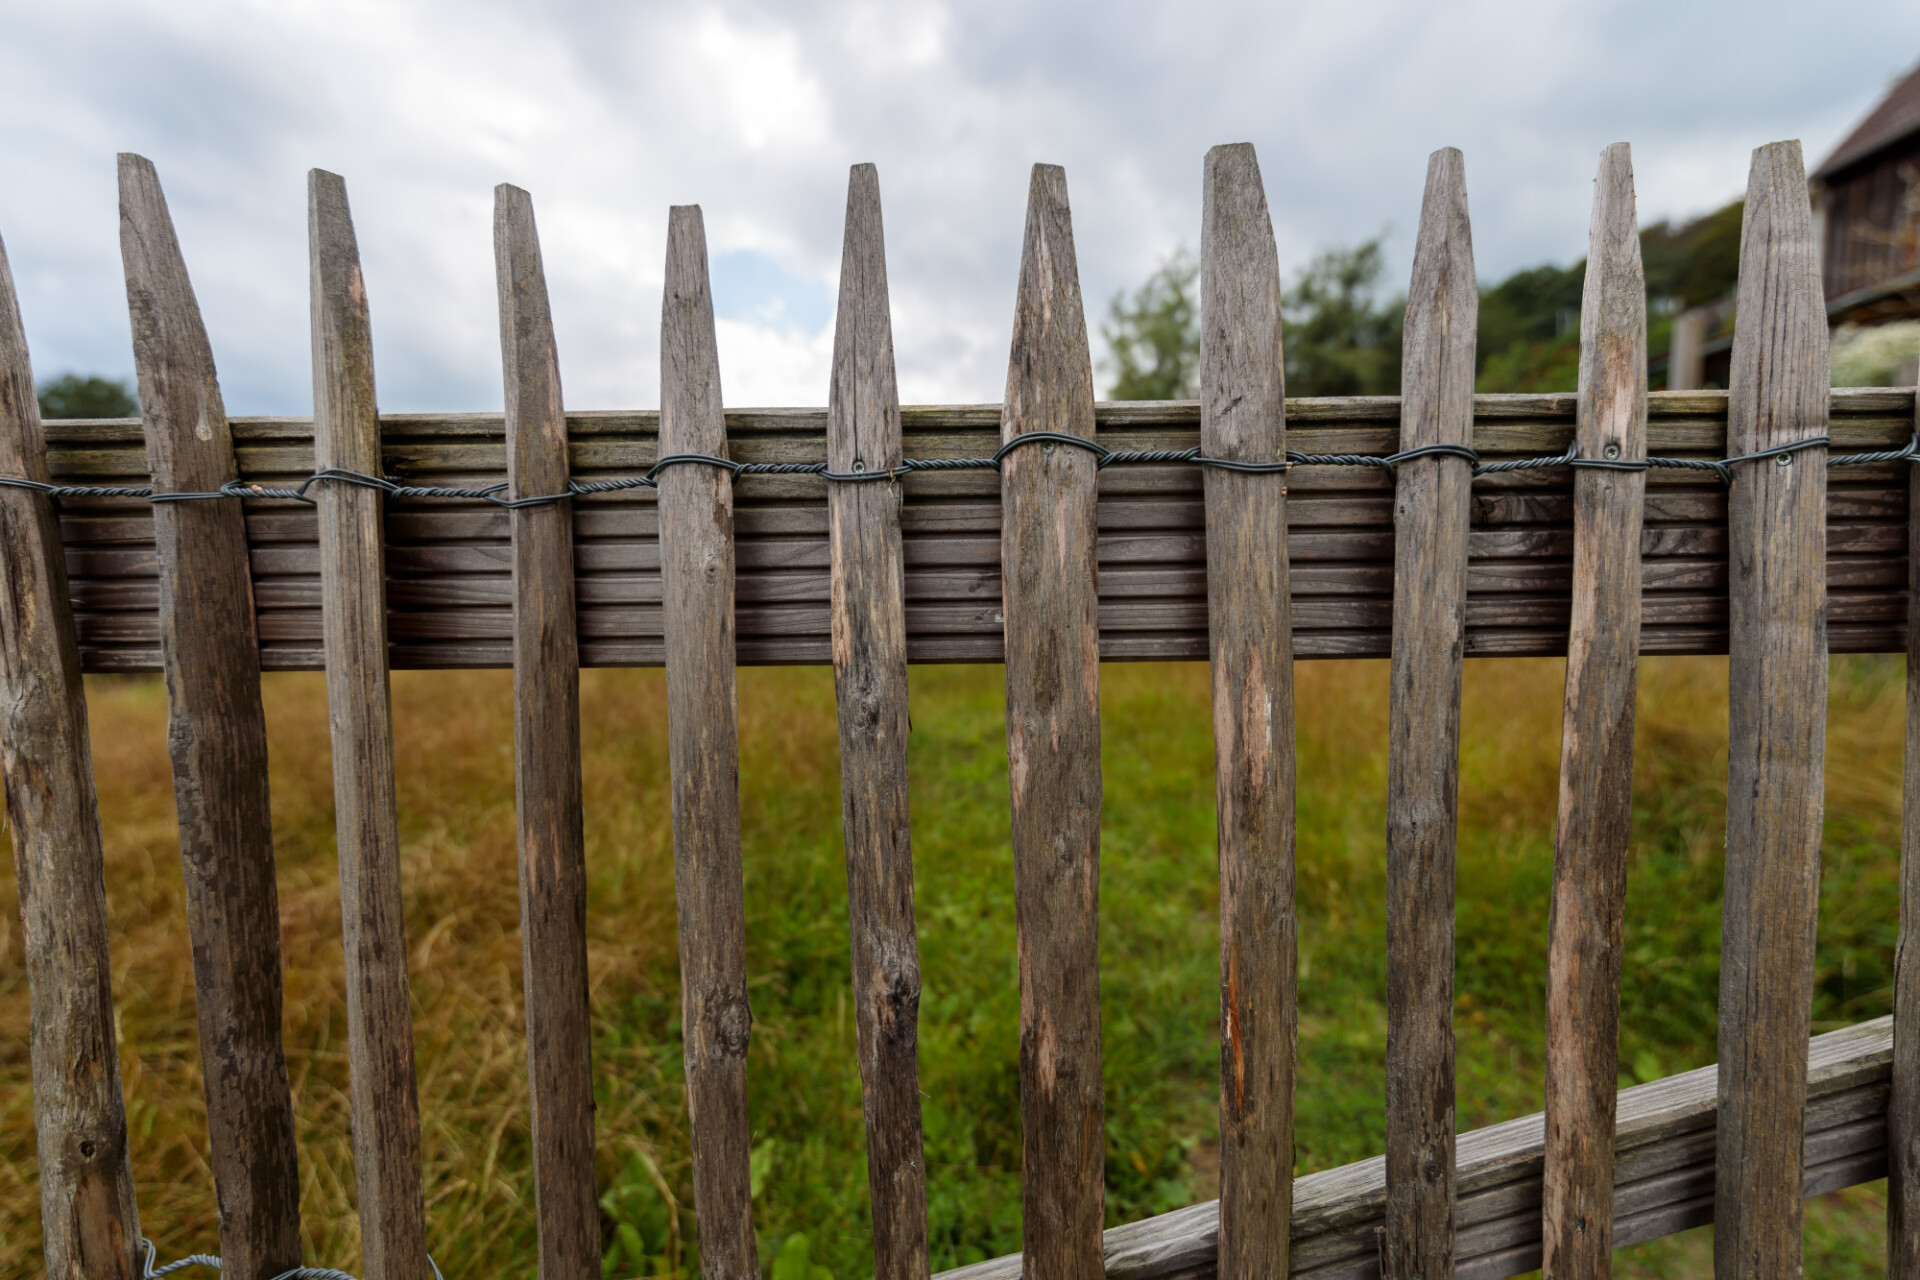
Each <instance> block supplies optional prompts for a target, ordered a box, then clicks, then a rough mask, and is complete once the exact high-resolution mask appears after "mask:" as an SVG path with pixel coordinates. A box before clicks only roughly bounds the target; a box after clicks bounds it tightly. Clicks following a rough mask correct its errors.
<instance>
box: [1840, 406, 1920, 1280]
mask: <svg viewBox="0 0 1920 1280" xmlns="http://www.w3.org/2000/svg"><path fill="white" fill-rule="evenodd" d="M1913 426H1914V431H1915V432H1916V433H1920V404H1916V406H1915V413H1914V419H1913ZM1906 465H1907V466H1908V467H1911V466H1912V465H1913V464H1911V463H1908V464H1906ZM1842 474H1844V473H1842ZM1908 476H1909V477H1910V478H1909V481H1908V493H1907V503H1908V516H1907V540H1908V545H1909V546H1920V484H1916V483H1914V482H1913V481H1912V479H1911V476H1912V472H1911V470H1909V472H1908ZM1834 582H1835V575H1834V572H1833V568H1832V566H1831V565H1829V566H1828V569H1827V585H1828V588H1829V589H1831V588H1832V587H1833V585H1834ZM1906 621H1907V644H1906V650H1907V743H1906V746H1907V756H1906V764H1905V767H1904V770H1903V773H1902V782H1901V809H1902V813H1901V827H1900V934H1899V942H1898V943H1897V945H1896V947H1895V950H1894V972H1893V1062H1894V1066H1893V1093H1892V1097H1891V1099H1890V1100H1889V1101H1888V1103H1887V1277H1888V1280H1920V557H1912V556H1909V558H1908V562H1907V618H1906ZM1839 647H1840V646H1839V645H1838V644H1837V643H1836V644H1835V645H1834V648H1835V649H1838V648H1839Z"/></svg>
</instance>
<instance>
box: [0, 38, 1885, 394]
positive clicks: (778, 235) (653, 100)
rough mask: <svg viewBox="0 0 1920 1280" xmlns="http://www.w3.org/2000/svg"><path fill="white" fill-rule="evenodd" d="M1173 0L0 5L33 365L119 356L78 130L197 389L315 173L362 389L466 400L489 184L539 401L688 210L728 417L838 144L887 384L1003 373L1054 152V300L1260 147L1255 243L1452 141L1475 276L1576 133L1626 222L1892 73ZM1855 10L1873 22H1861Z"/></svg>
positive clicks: (746, 387)
mask: <svg viewBox="0 0 1920 1280" xmlns="http://www.w3.org/2000/svg"><path fill="white" fill-rule="evenodd" d="M1839 13H1840V11H1836V10H1834V9H1832V8H1829V7H1826V6H1808V5H1801V4H1789V3H1784V2H1780V0H1766V2H1763V3H1744V4H1736V3H1702V4H1693V5H1684V4H1672V3H1662V4H1656V3H1651V2H1650V0H1615V2H1614V3H1584V4H1575V3H1528V4H1517V3H1504V2H1500V3H1496V2H1494V0H1477V2H1475V0H1467V2H1465V3H1460V4H1454V5H1444V6H1436V5H1431V4H1420V3H1414V2H1412V0H1391V2H1381V3H1373V4H1348V5H1327V4H1317V5H1306V4H1286V5H1274V4H1261V3H1256V2H1242V0H1216V2H1214V3H1189V4H1183V5H1169V4H1147V3H1139V2H1137V0H1117V2H1108V3H1099V4H1095V3H1082V2H1080V0H1051V2H1048V3H1040V2H1036V0H1026V2H1023V3H1014V2H1012V0H978V2H975V3H968V4H958V3H955V4H946V3H940V2H939V0H892V2H891V3H869V2H866V0H838V2H827V3H818V4H812V5H806V6H795V5H791V4H774V3H759V2H757V0H739V2H737V3H707V4H674V5H663V4H643V5H629V4H615V3H601V2H588V0H573V2H572V3H560V4H546V5H531V4H508V3H493V4H487V3H456V2H455V0H412V2H411V3H398V4H396V3H376V2H374V0H340V2H338V3H324V2H319V0H315V2H310V3H309V2H298V0H295V2H289V3H256V4H239V3H214V2H213V0H174V2H173V3H169V4H167V5H164V6H162V5H157V4H151V3H145V4H142V3H127V2H120V3H116V2H113V0H94V2H93V3H75V4H68V5H61V6H29V5H25V4H18V3H13V4H8V5H7V6H6V7H5V8H4V9H0V159H4V162H5V166H6V169H5V171H6V173H7V174H8V177H9V181H8V182H7V183H6V184H4V186H3V187H0V234H3V235H4V236H5V237H6V243H7V247H8V251H9V253H10V255H11V257H12V261H13V265H14V270H15V272H16V273H17V275H18V281H19V286H20V292H21V296H22V307H23V310H24V312H25V317H26V322H27V327H28V335H29V339H30V341H31V342H32V345H33V348H34V354H35V361H36V367H37V369H38V371H39V372H40V373H41V374H42V376H45V375H48V374H51V373H54V372H57V371H59V370H62V369H68V368H74V369H83V370H89V371H94V370H99V371H107V372H124V371H125V370H126V369H127V368H128V367H129V363H130V357H129V355H128V345H127V330H126V319H125V314H124V295H123V293H122V287H121V283H120V277H119V261H118V241H117V232H116V226H115V214H114V190H113V154H114V152H116V151H118V150H138V151H141V152H143V153H144V154H147V155H149V156H151V157H152V158H153V159H154V161H155V163H156V164H157V165H158V167H159V170H160V174H161V178H162V180H163V182H165V184H166V187H167V191H168V196H169V199H170V200H171V202H172V207H173V210H174V215H175V218H176V221H177V222H178V224H179V228H180V235H181V240H182V243H183V245H184V247H185V250H186V252H187V255H188V260H189V266H190V267H191V269H192V271H193V273H194V280H195V285H196V288H197V290H198V293H199V296H200V299H201V302H202V305H203V307H204V309H205V312H206V315H207V321H208V327H209V330H210V332H211V334H212V337H213V342H214V348H215V354H216V358H217V359H218V360H219V363H220V367H221V373H222V381H223V385H224V386H225V388H226V390H227V399H228V403H229V406H230V407H231V408H232V409H233V410H234V411H235V412H304V411H305V410H306V408H307V407H308V402H309V396H310V391H309V374H308V370H307V334H306V254H305V244H304V240H305V198H304V175H305V171H306V169H307V168H308V167H310V166H313V165H319V166H322V167H326V168H330V169H334V170H337V171H338V172H341V173H343V174H345V175H346V177H347V180H348V188H349V191H350V193H351V196H352V199H353V203H354V211H355V217H356V222H357V224H358V229H359V234H360V239H361V247H362V252H363V255H364V257H365V260H366V266H367V274H368V278H369V284H370V287H371V289H372V292H373V306H374V329H375V338H376V345H377V359H378V364H379V374H380V383H381V398H382V401H383V403H384V404H385V405H387V406H388V407H390V408H396V409H404V408H484V407H492V406H497V405H498V404H499V401H500V389H499V354H498V350H499V349H498V336H497V331H496V329H495V320H494V310H493V308H494V302H493V286H492V278H491V277H492V249H491V233H490V219H491V201H492V195H491V188H492V186H493V184H494V183H496V182H500V181H512V182H516V183H518V184H520V185H522V186H525V187H527V188H528V189H529V190H530V191H532V192H533V194H534V198H535V205H536V209H537V211H538V216H539V219H540V226H541V233H542V238H543V243H544V247H545V252H546V258H547V266H548V275H549V281H550V284H551V287H552V289H553V294H554V310H555V316H556V325H557V328H558V330H559V339H560V346H561V358H562V364H563V370H564V374H565V378H566V383H567V393H568V400H569V403H571V404H574V405H577V406H579V407H583V408H584V407H609V406H621V405H635V404H649V403H652V402H653V401H654V399H655V397H656V382H657V360H658V356H657V352H656V346H655V340H656V331H657V327H658V309H659V281H660V261H661V256H662V252H663V248H664V235H665V214H666V210H667V207H668V206H669V205H670V204H672V203H684V202H698V203H700V204H701V205H702V206H703V209H704V211H705V215H706V220H707V228H708V238H709V244H710V246H711V249H712V252H713V254H714V259H715V277H716V292H717V295H718V297H719V299H720V301H721V304H722V306H721V314H722V320H721V342H722V361H723V378H724V383H725V391H726V395H727V397H728V399H729V401H731V402H734V403H741V404H746V403H775V402H780V403H796V402H798V403H818V402H820V401H821V400H823V399H824V396H825V363H826V359H827V354H828V352H829V350H830V347H831V322H830V318H825V319H823V317H827V315H828V311H827V307H828V306H829V305H830V301H829V303H826V304H823V302H822V299H827V300H830V299H831V296H832V292H833V288H834V278H835V271H836V268H837V260H838V253H839V242H840V217H841V213H842V209H843V204H844V190H845V187H844V184H845V180H846V166H847V165H848V164H850V163H853V162H856V161H862V160H872V161H875V162H876V163H878V164H879V166H880V174H881V183H882V188H883V191H884V192H885V197H886V218H887V231H888V249H889V263H890V275H891V280H892V285H893V290H894V300H895V325H896V333H897V341H898V348H899V358H900V365H901V377H902V385H903V392H904V394H906V396H907V397H908V398H909V399H912V400H953V399H994V398H996V397H997V396H998V395H999V393H1000V388H1001V383H1002V380H1003V378H1004V364H1005V359H1006V334H1007V327H1008V324H1009V318H1010V313H1011V303H1012V288H1013V279H1014V273H1015V270H1016V268H1017V260H1018V253H1019V239H1020V229H1021V222H1022V217H1023V203H1024V199H1025V192H1026V182H1027V169H1028V166H1029V165H1030V164H1031V163H1032V162H1033V161H1036V160H1046V161H1051V162H1056V163H1062V164H1065V165H1066V166H1067V169H1068V177H1069V182H1070V184H1071V187H1072V192H1073V202H1074V212H1075V220H1076V235H1077V238H1078V241H1079V246H1078V247H1079V257H1080V263H1081V269H1082V272H1083V283H1084V286H1085V291H1086V296H1087V299H1088V310H1089V320H1090V322H1092V323H1093V324H1095V325H1097V324H1098V321H1099V319H1100V316H1101V314H1102V312H1103V311H1104V308H1105V303H1106V299H1107V298H1109V297H1110V296H1111V295H1112V294H1113V292H1114V291H1115V290H1117V289H1120V288H1122V287H1124V286H1127V285H1129V284H1131V283H1133V282H1135V281H1137V280H1138V279H1139V278H1141V277H1142V276H1143V275H1144V274H1145V273H1146V272H1147V271H1148V270H1150V269H1151V268H1152V266H1153V265H1154V264H1155V263H1156V262H1158V261H1159V260H1160V259H1161V258H1162V257H1163V256H1164V255H1166V254H1167V253H1168V252H1170V251H1171V250H1172V249H1174V248H1175V247H1176V246H1177V245H1180V244H1182V243H1187V244H1191V243H1193V242H1195V241H1196V240H1197V238H1198V237H1197V227H1198V205H1199V194H1200V191H1199V175H1200V161H1201V157H1202V155H1203V154H1204V153H1205V150H1206V148H1207V147H1208V146H1209V145H1211V144H1213V143H1216V142H1222V141H1239V140H1250V141H1252V142H1254V143H1255V144H1256V145H1257V146H1258V147H1259V151H1260V157H1261V162H1262V165H1263V167H1264V170H1265V174H1266V179H1267V186H1268V191H1269V195H1270V199H1271V201H1272V205H1273V210H1274V218H1275V230H1276V233H1277V235H1278V238H1279V241H1280V245H1281V255H1282V258H1283V260H1284V261H1285V262H1286V263H1287V264H1289V265H1290V266H1291V265H1297V264H1298V263H1300V262H1302V261H1304V260H1305V259H1306V258H1307V257H1308V256H1309V255H1310V254H1311V253H1312V252H1313V251H1314V250H1316V249H1318V248H1322V247H1325V246H1327V245H1331V244H1339V243H1350V242H1352V241H1354V240H1356V239H1359V238H1361V237H1364V236H1367V235H1370V234H1372V233H1374V232H1376V231H1378V230H1380V229H1382V228H1389V229H1390V230H1391V231H1392V233H1393V235H1392V238H1391V239H1390V242H1389V247H1390V249H1391V251H1392V254H1393V263H1394V268H1393V269H1394V271H1395V272H1396V273H1399V272H1403V271H1404V270H1405V255H1406V253H1407V250H1408V247H1409V245H1410V240H1411V234H1410V233H1411V230H1412V227H1413V224H1414V221H1415V219H1416V217H1417V215H1418V201H1419V193H1420V184H1421V179H1422V175H1423V173H1424V168H1425V157H1426V154H1427V153H1428V152H1429V151H1430V150H1432V149H1433V148H1434V147H1437V146H1442V145H1453V146H1459V147H1461V148H1462V149H1463V150H1465V151H1466V153H1467V165H1468V177H1469V183H1470V189H1471V192H1472V203H1473V210H1474V219H1475V237H1474V239H1475V246H1476V251H1477V255H1478V264H1479V267H1480V271H1481V273H1482V275H1483V276H1491V277H1497V276H1499V275H1502V274H1504V273H1505V272H1507V271H1509V270H1512V269H1514V268H1516V267H1520V266H1525V265H1531V264H1533V263H1536V262H1540V261H1547V260H1554V261H1566V260H1569V259H1571V258H1573V257H1576V256H1578V255H1579V254H1580V253H1581V252H1582V251H1583V250H1584V246H1585V223H1586V214H1587V205H1588V200H1589V191H1590V185H1589V184H1590V181H1591V176H1592V168H1593V164H1594V161H1595V157H1596V156H1597V153H1598V151H1599V149H1600V148H1601V147H1602V146H1603V145H1605V144H1606V143H1608V142H1611V141H1613V140H1615V139H1618V138H1626V139H1628V140H1630V141H1632V142H1633V143H1634V147H1635V159H1636V164H1637V170H1638V175H1639V180H1638V187H1639V196H1640V202H1641V210H1642V213H1643V215H1644V216H1645V217H1648V218H1652V217H1658V216H1663V215H1684V214H1688V213H1692V212H1697V211H1700V210H1702V209H1705V208H1708V207H1711V206H1713V205H1715V204H1717V203H1718V202H1720V201H1722V200H1724V199H1726V198H1728V197H1730V196H1732V195H1734V194H1737V193H1738V191H1739V190H1740V188H1741V187H1742V185H1743V184H1744V180H1745V169H1746V163H1747V155H1748V152H1749V150H1750V149H1751V148H1752V147H1753V146H1754V145H1756V144H1758V143H1762V142H1766V141H1770V140H1772V139H1774V138H1779V137H1800V138H1802V139H1804V140H1805V142H1806V143H1807V147H1808V152H1809V161H1810V162H1811V161H1815V160H1817V159H1818V158H1819V156H1820V155H1821V154H1822V153H1824V151H1825V150H1826V149H1827V148H1828V147H1830V146H1831V145H1832V144H1833V143H1834V142H1835V141H1837V140H1838V138H1839V137H1840V136H1841V135H1842V134H1843V133H1844V131H1845V130H1846V129H1847V128H1848V127H1850V126H1851V124H1852V123H1853V121H1854V120H1855V119H1857V118H1858V116H1859V115H1860V114H1861V113H1862V112H1864V111H1865V110H1866V109H1867V108H1868V107H1869V106H1870V105H1871V104H1872V102H1873V101H1874V100H1875V99H1876V98H1877V97H1878V95H1879V94H1880V93H1881V92H1882V91H1883V89H1884V88H1885V86H1886V83H1887V81H1888V79H1889V77H1891V76H1892V75H1894V74H1896V73H1897V72H1899V71H1901V70H1903V69H1904V68H1905V67H1906V66H1908V65H1910V64H1911V62H1912V61H1913V59H1914V58H1915V57H1916V56H1920V10H1916V9H1915V8H1914V6H1912V5H1911V3H1910V2H1909V3H1895V2H1893V0H1864V2H1863V3H1860V4H1856V5H1852V6H1848V7H1847V8H1846V10H1845V11H1844V20H1841V19H1840V18H1839V17H1838V16H1837V15H1838V14H1839ZM1866 32H1871V33H1872V39H1871V40H1869V39H1866V38H1864V37H1863V33H1866Z"/></svg>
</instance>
